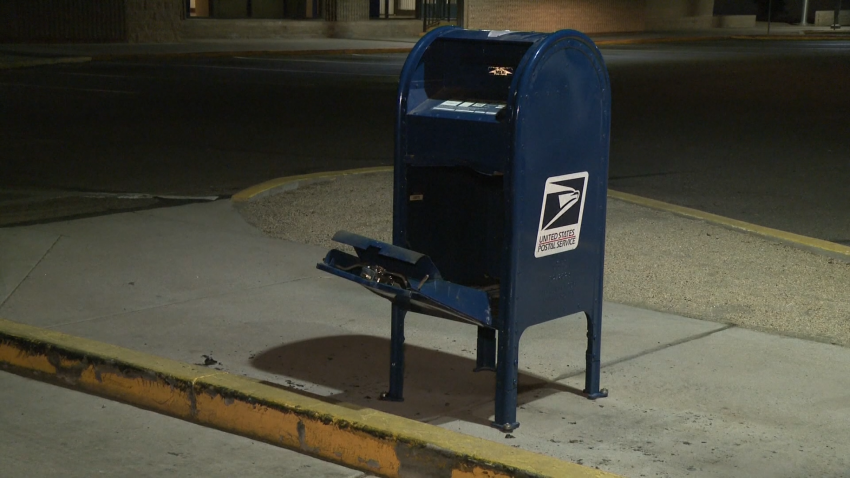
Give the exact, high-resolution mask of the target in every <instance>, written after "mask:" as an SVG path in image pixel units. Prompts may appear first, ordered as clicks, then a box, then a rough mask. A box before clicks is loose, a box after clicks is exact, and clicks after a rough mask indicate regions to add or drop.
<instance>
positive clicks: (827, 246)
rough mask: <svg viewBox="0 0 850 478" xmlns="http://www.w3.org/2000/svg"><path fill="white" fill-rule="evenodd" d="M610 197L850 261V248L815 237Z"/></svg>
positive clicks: (642, 199) (647, 201) (642, 200)
mask: <svg viewBox="0 0 850 478" xmlns="http://www.w3.org/2000/svg"><path fill="white" fill-rule="evenodd" d="M608 197H610V198H614V199H619V200H621V201H626V202H630V203H632V204H637V205H639V206H645V207H649V208H652V209H659V210H661V211H667V212H671V213H673V214H677V215H679V216H684V217H689V218H693V219H700V220H703V221H706V222H711V223H714V224H718V225H720V226H724V227H728V228H730V229H735V230H738V231H743V232H747V233H750V234H755V235H757V236H761V237H764V238H767V239H774V240H777V241H782V242H785V243H788V244H791V245H795V246H802V247H804V248H806V249H810V250H813V251H815V252H826V253H828V254H830V255H836V256H838V257H841V258H844V259H850V247H847V246H842V245H841V244H836V243H834V242H829V241H824V240H821V239H816V238H814V237H808V236H802V235H800V234H794V233H791V232H785V231H780V230H778V229H772V228H769V227H764V226H759V225H757V224H751V223H749V222H744V221H739V220H737V219H731V218H728V217H724V216H719V215H717V214H711V213H708V212H703V211H699V210H697V209H691V208H689V207H684V206H677V205H675V204H670V203H666V202H663V201H657V200H655V199H649V198H645V197H641V196H635V195H634V194H628V193H623V192H619V191H614V190H611V189H609V190H608Z"/></svg>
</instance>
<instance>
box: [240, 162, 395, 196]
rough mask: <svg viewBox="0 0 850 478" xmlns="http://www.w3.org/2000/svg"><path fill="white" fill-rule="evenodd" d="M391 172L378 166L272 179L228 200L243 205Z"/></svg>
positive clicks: (387, 167) (385, 167)
mask: <svg viewBox="0 0 850 478" xmlns="http://www.w3.org/2000/svg"><path fill="white" fill-rule="evenodd" d="M392 170H393V167H392V166H379V167H375V168H359V169H346V170H342V171H328V172H325V173H313V174H302V175H300V176H287V177H283V178H277V179H272V180H269V181H266V182H264V183H260V184H257V185H256V186H251V187H249V188H248V189H244V190H242V191H239V192H238V193H236V194H234V195H233V196H231V198H230V200H231V201H233V202H236V203H243V202H248V201H252V200H254V199H259V198H261V197H265V196H268V195H271V194H276V193H279V192H283V191H292V190H294V189H298V188H299V187H301V186H306V185H308V184H312V183H316V182H322V181H332V180H334V179H336V178H338V177H340V176H348V175H352V174H368V173H386V172H390V171H392Z"/></svg>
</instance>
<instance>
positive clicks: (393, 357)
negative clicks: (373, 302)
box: [381, 304, 407, 402]
mask: <svg viewBox="0 0 850 478" xmlns="http://www.w3.org/2000/svg"><path fill="white" fill-rule="evenodd" d="M406 313H407V311H405V310H404V309H402V308H400V307H398V306H396V305H395V304H393V313H392V315H393V317H392V330H391V338H390V391H389V392H386V393H382V394H381V400H388V401H391V402H403V401H404V393H403V391H402V390H403V389H404V316H405V314H406Z"/></svg>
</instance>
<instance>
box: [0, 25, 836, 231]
mask: <svg viewBox="0 0 850 478" xmlns="http://www.w3.org/2000/svg"><path fill="white" fill-rule="evenodd" d="M602 51H603V55H604V56H605V59H606V62H607V64H608V67H609V71H610V73H611V78H612V90H613V91H612V94H613V99H614V106H613V125H612V150H611V166H610V176H611V187H612V188H614V189H619V190H622V191H626V192H631V193H635V194H640V195H644V196H648V197H653V198H656V199H661V200H664V201H669V202H672V203H676V204H681V205H685V206H690V207H695V208H698V209H702V210H706V211H709V212H714V213H717V214H722V215H726V216H730V217H734V218H737V219H742V220H746V221H750V222H754V223H757V224H761V225H766V226H770V227H775V228H779V229H783V230H788V231H791V232H796V233H800V234H805V235H809V236H814V237H818V238H822V239H827V240H832V241H837V242H843V243H850V220H848V218H850V195H848V194H846V192H845V190H846V189H847V188H846V183H847V181H848V179H850V95H848V94H847V87H846V85H847V83H846V79H847V78H850V43H847V42H759V41H737V42H736V41H717V42H699V43H689V44H651V45H638V46H631V47H616V48H605V49H603V50H602ZM403 60H404V55H346V56H321V57H310V58H307V57H298V58H285V57H268V58H256V57H238V56H235V57H225V58H215V59H188V58H186V59H176V60H169V61H150V60H148V61H115V62H93V63H90V64H79V65H55V66H50V67H40V68H33V69H27V70H12V71H3V72H0V125H2V128H0V139H2V142H3V145H4V147H3V148H2V149H0V163H2V165H3V174H0V205H2V210H3V211H6V213H5V214H4V213H3V211H0V225H4V224H5V225H9V224H15V223H24V222H28V221H37V220H48V219H51V218H55V217H68V216H74V215H79V214H100V213H107V212H111V211H115V210H124V209H131V208H134V207H156V206H159V205H163V204H169V203H173V202H174V201H185V200H194V198H201V197H208V196H211V197H220V196H227V195H230V194H232V193H234V192H236V191H238V190H240V189H242V188H244V187H247V186H249V185H252V184H255V183H258V182H261V181H264V180H267V179H271V178H275V177H279V176H285V175H291V174H300V173H306V172H314V171H321V170H333V169H349V168H356V167H364V166H376V165H389V164H391V163H392V144H393V115H394V102H395V89H396V81H397V80H396V78H397V75H398V72H399V70H400V68H401V65H402V63H403ZM128 192H130V193H143V194H146V196H142V197H141V199H138V198H137V199H125V198H122V197H116V196H115V194H114V193H128ZM100 193H109V194H100ZM92 195H93V196H96V197H95V198H90V197H87V198H80V196H92ZM147 195H152V196H154V197H149V196H147ZM161 195H171V196H178V198H177V199H175V198H171V199H168V198H166V199H163V198H161V197H156V196H161ZM187 197H188V198H187ZM47 198H49V199H47ZM83 199H84V200H83ZM142 200H144V201H146V202H145V203H144V205H143V204H142V202H139V201H142ZM69 201H70V202H71V203H74V201H76V202H77V203H85V205H76V206H71V207H67V208H65V209H62V208H61V207H58V206H57V205H60V204H65V205H67V204H68V203H69ZM92 203H94V204H96V205H94V206H93V205H92ZM75 204H76V203H75ZM97 205H100V206H97ZM10 211H11V212H10ZM56 211H62V212H56Z"/></svg>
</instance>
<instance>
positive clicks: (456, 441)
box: [0, 319, 615, 478]
mask: <svg viewBox="0 0 850 478" xmlns="http://www.w3.org/2000/svg"><path fill="white" fill-rule="evenodd" d="M0 369H3V370H6V371H9V372H12V373H16V374H19V375H23V376H27V377H31V378H35V379H38V380H41V381H45V382H49V383H55V384H59V385H62V386H64V387H68V388H72V389H76V390H80V391H84V392H88V393H92V394H96V395H100V396H103V397H106V398H110V399H114V400H118V401H121V402H125V403H128V404H131V405H135V406H138V407H142V408H145V409H148V410H152V411H155V412H159V413H163V414H166V415H170V416H174V417H178V418H182V419H184V420H188V421H192V422H195V423H198V424H201V425H205V426H210V427H214V428H218V429H220V430H224V431H227V432H231V433H237V434H240V435H244V436H247V437H250V438H254V439H257V440H262V441H265V442H268V443H271V444H273V445H277V446H280V447H284V448H290V449H293V450H295V451H298V452H301V453H305V454H308V455H312V456H315V457H318V458H321V459H324V460H327V461H331V462H334V463H338V464H341V465H344V466H347V467H350V468H355V469H359V470H363V471H364V472H367V473H371V474H374V475H379V476H384V477H406V476H445V477H453V478H484V477H489V478H495V477H505V478H506V477H563V478H572V477H574V478H607V477H614V476H615V475H612V474H610V473H607V472H604V471H600V470H596V469H591V468H588V467H585V466H581V465H578V464H575V463H569V462H565V461H561V460H557V459H555V458H552V457H548V456H544V455H539V454H536V453H532V452H529V451H525V450H520V449H517V448H513V447H509V446H506V445H502V444H500V443H495V442H490V441H487V440H484V439H480V438H475V437H472V436H468V435H463V434H460V433H456V432H452V431H449V430H445V429H443V428H440V427H436V426H433V425H428V424H425V423H421V422H417V421H414V420H408V419H406V418H402V417H398V416H394V415H390V414H387V413H382V412H379V411H376V410H371V409H365V408H358V407H356V406H354V405H346V404H342V405H336V404H331V403H327V402H323V401H320V400H316V399H313V398H310V397H306V396H303V395H299V394H296V393H293V392H290V391H287V390H282V389H280V388H278V387H274V386H270V385H266V384H264V383H261V382H260V381H258V380H254V379H250V378H247V377H242V376H237V375H231V374H229V373H226V372H219V373H212V374H211V373H210V370H209V369H208V368H205V367H200V366H194V365H189V364H184V363H181V362H176V361H173V360H169V359H165V358H161V357H156V356H153V355H148V354H144V353H141V352H136V351H133V350H129V349H125V348H122V347H117V346H114V345H109V344H104V343H101V342H97V341H93V340H88V339H84V338H79V337H73V336H70V335H66V334H62V333H59V332H56V331H52V330H46V329H41V328H38V327H32V326H28V325H23V324H18V323H15V322H11V321H8V320H3V319H0ZM423 471H424V472H427V474H425V475H423Z"/></svg>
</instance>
